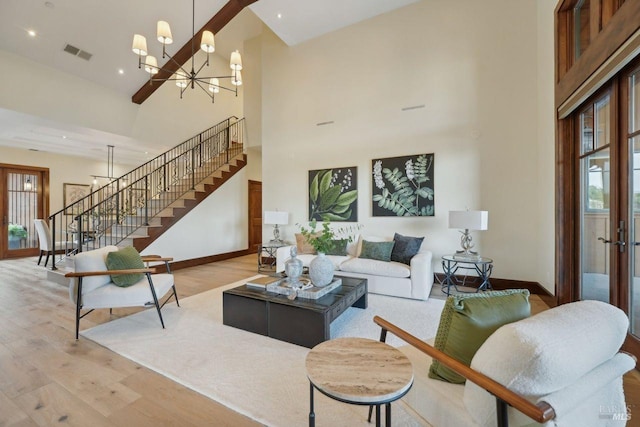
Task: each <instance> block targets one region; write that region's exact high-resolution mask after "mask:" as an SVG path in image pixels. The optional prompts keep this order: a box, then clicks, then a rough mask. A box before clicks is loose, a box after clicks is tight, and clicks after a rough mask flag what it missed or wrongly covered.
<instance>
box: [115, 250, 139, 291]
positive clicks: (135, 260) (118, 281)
mask: <svg viewBox="0 0 640 427" xmlns="http://www.w3.org/2000/svg"><path fill="white" fill-rule="evenodd" d="M106 264H107V269H109V270H129V269H133V268H144V262H143V261H142V258H141V257H140V254H139V253H138V251H137V250H136V249H135V248H134V247H133V246H127V247H126V248H122V249H120V250H119V251H114V252H109V253H108V254H107V261H106ZM143 277H144V274H142V273H134V274H114V275H112V276H111V281H112V282H113V284H114V285H116V286H120V287H121V288H126V287H128V286H131V285H134V284H136V283H138V282H139V281H140V280H141V279H142V278H143Z"/></svg>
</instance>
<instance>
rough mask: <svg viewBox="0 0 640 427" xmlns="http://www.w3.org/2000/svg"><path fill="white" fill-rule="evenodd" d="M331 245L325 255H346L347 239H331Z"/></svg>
mask: <svg viewBox="0 0 640 427" xmlns="http://www.w3.org/2000/svg"><path fill="white" fill-rule="evenodd" d="M331 243H333V246H332V247H331V249H329V250H328V251H327V255H339V256H347V244H348V243H349V239H333V240H332V241H331Z"/></svg>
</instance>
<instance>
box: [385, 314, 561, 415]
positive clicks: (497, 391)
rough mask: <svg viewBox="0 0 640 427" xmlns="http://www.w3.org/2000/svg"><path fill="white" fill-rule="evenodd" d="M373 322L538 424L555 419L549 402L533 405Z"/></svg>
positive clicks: (408, 336) (414, 339)
mask: <svg viewBox="0 0 640 427" xmlns="http://www.w3.org/2000/svg"><path fill="white" fill-rule="evenodd" d="M373 321H374V322H375V323H376V324H378V325H379V326H380V327H381V328H382V329H384V330H386V331H389V332H391V333H393V334H394V335H396V336H397V337H398V338H401V339H402V340H404V341H405V342H407V343H408V344H410V345H412V346H413V347H415V348H417V349H418V350H420V351H421V352H423V353H426V354H428V355H429V356H431V357H432V358H433V359H436V360H438V361H439V362H440V363H442V364H444V365H446V366H448V367H449V368H451V369H453V370H454V371H456V372H457V373H458V374H460V375H462V376H463V377H465V378H466V379H468V380H469V381H471V382H473V383H475V384H477V385H478V386H480V387H482V388H483V389H485V390H487V391H488V392H489V393H491V394H492V395H494V396H495V397H497V398H499V399H501V400H503V401H505V402H506V403H507V404H509V405H510V406H512V407H514V408H515V409H517V410H518V411H520V412H522V413H523V414H525V415H526V416H528V417H529V418H531V419H533V420H534V421H536V422H538V423H545V422H547V421H549V420H552V419H553V418H555V416H556V413H555V411H554V410H553V408H552V407H551V405H549V404H548V403H547V402H539V403H537V404H536V403H532V402H530V401H528V400H527V399H525V398H524V397H522V396H520V395H519V394H517V393H515V392H513V391H511V390H509V389H508V388H506V387H505V386H503V385H502V384H500V383H498V382H497V381H495V380H493V379H491V378H489V377H488V376H486V375H484V374H482V373H480V372H478V371H476V370H474V369H472V368H470V367H469V366H467V365H465V364H464V363H461V362H459V361H458V360H456V359H454V358H453V357H451V356H449V355H447V354H445V353H443V352H441V351H440V350H438V349H436V348H434V347H432V346H430V345H429V344H427V343H426V342H424V341H422V340H421V339H419V338H417V337H415V336H413V335H411V334H410V333H408V332H407V331H405V330H402V329H400V328H399V327H397V326H396V325H394V324H393V323H390V322H388V321H386V320H384V319H383V318H381V317H379V316H375V317H374V318H373Z"/></svg>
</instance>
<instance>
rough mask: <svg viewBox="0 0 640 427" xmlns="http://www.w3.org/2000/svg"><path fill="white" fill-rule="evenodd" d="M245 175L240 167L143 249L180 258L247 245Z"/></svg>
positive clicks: (199, 255)
mask: <svg viewBox="0 0 640 427" xmlns="http://www.w3.org/2000/svg"><path fill="white" fill-rule="evenodd" d="M247 179H248V178H247V169H242V170H240V171H239V172H238V173H236V174H235V175H234V176H233V177H231V178H230V179H229V180H228V181H227V182H225V184H224V185H223V186H222V187H220V188H219V189H217V190H216V191H215V192H214V193H213V194H211V195H210V196H209V197H207V198H206V199H205V200H203V201H202V202H200V204H199V205H198V206H196V207H195V208H193V210H191V211H190V212H189V213H188V214H187V215H185V216H184V217H183V218H182V219H181V220H180V221H178V223H176V224H175V225H174V226H173V227H171V228H170V229H169V230H167V231H166V232H165V233H163V234H162V235H161V236H160V237H159V238H158V239H157V240H156V241H155V242H153V243H151V245H149V246H148V247H147V248H146V249H145V250H144V251H143V253H145V254H160V255H164V256H172V257H173V258H174V260H175V261H182V260H186V259H192V258H200V257H205V256H209V255H214V254H220V253H226V252H233V251H238V250H243V249H247V242H248V240H249V221H248V214H247V212H248V210H249V208H248V191H247V190H248V187H247Z"/></svg>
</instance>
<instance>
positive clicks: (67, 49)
mask: <svg viewBox="0 0 640 427" xmlns="http://www.w3.org/2000/svg"><path fill="white" fill-rule="evenodd" d="M62 50H64V51H65V52H67V53H70V54H71V55H73V56H77V57H78V58H82V59H84V60H85V61H88V60H90V59H91V57H92V56H93V54H92V53H89V52H86V51H84V50H82V49H80V48H77V47H75V46H73V45H70V44H67V45H66V46H65V47H64V49H62Z"/></svg>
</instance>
